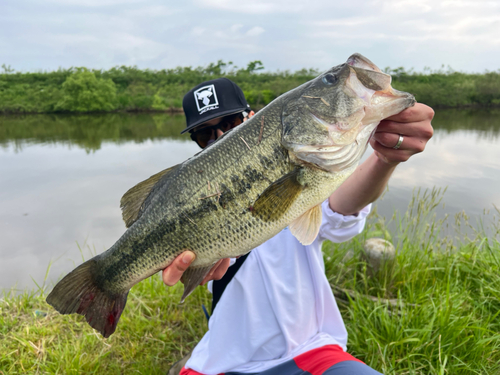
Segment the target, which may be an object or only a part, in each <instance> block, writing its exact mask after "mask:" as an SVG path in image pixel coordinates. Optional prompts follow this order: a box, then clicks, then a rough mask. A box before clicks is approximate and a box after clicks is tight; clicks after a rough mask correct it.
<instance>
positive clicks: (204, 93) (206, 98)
mask: <svg viewBox="0 0 500 375" xmlns="http://www.w3.org/2000/svg"><path fill="white" fill-rule="evenodd" d="M194 100H195V102H196V107H197V108H198V112H199V114H200V115H201V114H202V113H205V112H207V111H210V110H212V109H217V108H219V100H218V99H217V93H216V92H215V86H214V85H208V86H203V87H200V88H199V89H198V90H196V91H195V92H194Z"/></svg>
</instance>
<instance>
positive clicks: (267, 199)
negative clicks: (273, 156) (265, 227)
mask: <svg viewBox="0 0 500 375" xmlns="http://www.w3.org/2000/svg"><path fill="white" fill-rule="evenodd" d="M302 173H303V169H302V168H296V169H294V170H293V171H291V172H290V173H288V174H286V175H284V176H283V177H281V178H279V179H278V180H276V181H274V182H273V183H272V184H271V185H269V186H268V187H267V188H266V190H264V192H263V193H262V194H261V195H260V196H259V197H258V198H257V200H256V201H255V203H254V205H253V206H252V213H253V214H254V215H255V216H258V217H260V218H261V219H262V220H263V221H266V222H267V221H275V220H278V219H279V218H280V217H281V216H283V215H284V214H285V212H286V211H287V210H288V209H289V208H290V206H291V205H292V203H293V202H295V200H296V199H297V197H298V196H299V195H300V193H301V192H302V190H303V189H304V184H303V182H302V178H301V177H302Z"/></svg>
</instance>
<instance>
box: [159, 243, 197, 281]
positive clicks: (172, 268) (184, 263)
mask: <svg viewBox="0 0 500 375" xmlns="http://www.w3.org/2000/svg"><path fill="white" fill-rule="evenodd" d="M195 258H196V255H195V254H194V253H193V252H192V251H185V252H183V253H182V254H180V255H179V256H178V257H177V258H175V259H174V261H173V262H172V263H171V264H170V265H169V266H168V267H167V268H165V269H164V270H163V272H162V278H163V282H164V283H165V284H166V285H168V286H173V285H175V284H176V283H177V282H178V281H179V280H180V279H181V277H182V274H183V273H184V271H186V269H187V268H188V267H189V265H190V264H191V263H192V262H193V260H194V259H195Z"/></svg>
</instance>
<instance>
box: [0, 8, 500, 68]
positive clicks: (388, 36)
mask: <svg viewBox="0 0 500 375" xmlns="http://www.w3.org/2000/svg"><path fill="white" fill-rule="evenodd" d="M354 52H360V53H362V54H363V55H365V56H366V57H368V58H369V59H371V60H372V61H373V62H374V63H375V64H377V65H378V66H379V67H381V68H384V67H387V66H390V67H393V68H395V67H399V66H403V67H405V68H407V69H410V68H414V69H415V70H417V71H422V70H423V69H424V67H430V68H431V69H439V68H440V67H441V66H442V65H443V64H444V65H445V66H446V67H447V66H450V67H451V68H453V69H454V70H459V71H467V72H484V71H485V70H490V71H492V70H498V69H500V1H499V0H492V1H482V0H373V1H370V0H368V1H362V0H342V1H335V0H333V1H332V0H273V1H268V0H253V1H245V0H240V1H238V0H176V1H171V0H164V1H160V0H151V1H149V0H85V1H83V0H43V1H40V0H38V1H35V0H0V65H1V64H7V65H10V66H11V67H12V68H14V69H16V70H17V71H38V70H55V69H57V68H59V67H62V68H69V67H71V66H85V67H89V68H98V69H108V68H110V67H112V66H116V65H137V66H138V67H140V68H151V69H163V68H174V67H176V66H200V65H201V66H205V65H207V64H208V63H210V62H216V61H217V60H219V59H222V60H224V61H226V62H227V61H233V62H234V64H235V65H237V66H239V67H243V66H246V65H247V64H248V62H249V61H253V60H261V61H262V62H263V64H264V66H265V68H266V70H270V71H276V70H287V69H288V70H292V71H294V70H297V69H301V68H318V69H321V70H323V69H327V68H329V67H331V66H334V65H337V64H339V63H342V62H344V61H345V60H346V59H347V57H349V55H351V54H352V53H354Z"/></svg>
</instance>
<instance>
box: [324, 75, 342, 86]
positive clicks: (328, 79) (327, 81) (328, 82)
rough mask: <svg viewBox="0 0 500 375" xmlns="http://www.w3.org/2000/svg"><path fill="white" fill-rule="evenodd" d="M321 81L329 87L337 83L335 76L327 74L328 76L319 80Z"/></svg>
mask: <svg viewBox="0 0 500 375" xmlns="http://www.w3.org/2000/svg"><path fill="white" fill-rule="evenodd" d="M321 80H322V81H323V83H324V84H325V85H329V86H330V85H333V84H335V83H336V82H337V81H338V78H337V76H336V75H334V74H331V73H328V74H325V75H324V76H323V78H321Z"/></svg>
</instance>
